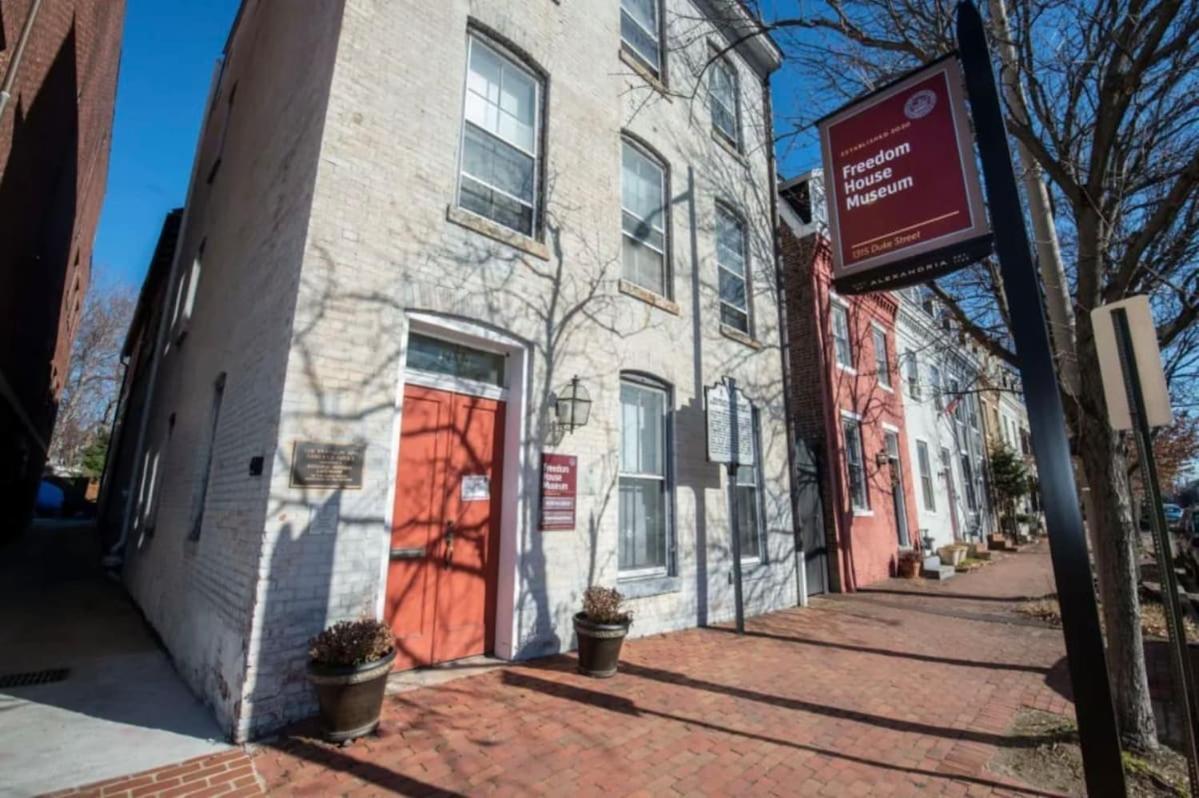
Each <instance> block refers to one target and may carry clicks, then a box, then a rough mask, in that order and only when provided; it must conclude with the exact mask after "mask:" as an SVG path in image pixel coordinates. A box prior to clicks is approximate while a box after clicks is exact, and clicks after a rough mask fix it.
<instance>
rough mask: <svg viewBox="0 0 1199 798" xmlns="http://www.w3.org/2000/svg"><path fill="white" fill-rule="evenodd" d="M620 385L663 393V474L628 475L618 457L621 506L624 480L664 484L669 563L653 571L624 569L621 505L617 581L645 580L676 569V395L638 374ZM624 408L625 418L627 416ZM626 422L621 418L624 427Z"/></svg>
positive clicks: (623, 375)
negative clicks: (674, 462) (621, 553)
mask: <svg viewBox="0 0 1199 798" xmlns="http://www.w3.org/2000/svg"><path fill="white" fill-rule="evenodd" d="M620 384H621V386H622V387H623V386H624V385H625V384H628V385H632V386H634V387H636V388H638V389H641V390H649V391H656V392H658V393H661V394H662V398H663V402H662V408H663V416H662V440H661V446H662V474H645V473H641V472H627V471H625V470H624V463H623V461H621V459H620V458H619V457H618V458H617V460H618V462H617V472H616V491H617V503H618V505H619V501H620V497H619V494H620V482H621V480H622V479H624V478H626V477H627V478H629V479H642V480H644V479H652V480H660V481H661V482H662V483H663V491H662V503H663V510H662V523H663V525H664V529H663V531H662V534H663V538H664V540H663V543H664V545H665V548H666V551H665V552H664V555H665V556H664V560H665V562H664V563H663V565H661V566H653V567H649V568H628V569H625V568H621V567H620V540H621V538H623V537H624V532H623V530H622V529H621V528H620V518H619V516H620V512H619V506H618V509H617V530H616V534H617V544H616V545H617V550H616V567H617V578H618V579H620V580H627V579H643V578H648V577H660V576H670V575H671V574H672V573H673V570H674V559H675V532H674V469H673V461H674V457H673V446H674V434H673V425H674V393H673V391H672V390H671V387H670V385H668V384H667V383H665V382H662V381H660V380H657V379H654V378H652V377H648V376H643V375H640V374H636V373H630V372H624V373H621V375H620ZM623 415H624V412H623V407H622V410H621V416H622V417H623ZM623 423H624V420H623V418H622V419H621V424H622V425H623ZM620 436H621V437H620V440H621V448H622V449H623V447H624V428H623V426H622V427H621V428H620Z"/></svg>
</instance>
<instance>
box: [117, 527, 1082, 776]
mask: <svg viewBox="0 0 1199 798" xmlns="http://www.w3.org/2000/svg"><path fill="white" fill-rule="evenodd" d="M1052 591H1053V581H1052V576H1051V573H1050V570H1049V560H1048V556H1047V554H1046V552H1045V551H1044V549H1039V550H1032V551H1028V552H1024V553H1019V554H1011V555H1006V556H1005V558H1004V559H1003V560H1002V561H1001V562H999V563H996V564H994V565H992V566H990V567H988V568H985V569H983V570H982V571H980V572H978V573H974V574H970V575H966V576H961V577H958V578H955V579H954V580H952V581H950V582H946V583H925V582H904V581H899V580H892V581H890V582H887V583H884V584H881V585H878V586H876V587H874V588H871V589H867V590H863V591H861V592H859V593H857V594H855V595H852V596H832V597H828V598H823V599H817V600H814V601H813V603H812V607H811V608H808V609H795V610H788V611H784V612H778V613H774V614H771V615H768V616H764V617H761V618H755V619H751V620H750V621H749V623H748V634H747V635H746V636H745V637H743V638H738V637H737V636H736V635H734V634H732V633H730V632H729V631H727V630H722V629H695V630H690V631H685V632H679V633H674V634H668V635H659V636H655V637H650V638H644V639H640V640H633V641H630V642H629V643H628V644H627V645H626V649H625V654H624V657H623V661H622V666H621V673H620V674H619V675H618V676H617V677H615V678H613V679H609V680H593V679H587V678H585V677H582V676H579V675H577V674H576V673H574V671H573V667H574V659H573V657H572V656H563V657H555V658H551V659H548V660H541V661H538V662H535V663H524V664H520V665H512V666H509V667H504V668H501V669H498V670H493V671H489V672H487V673H483V674H480V675H476V676H473V677H470V678H463V679H459V680H457V681H453V682H449V683H447V684H443V685H440V686H437V687H434V688H427V689H420V690H415V691H411V692H406V693H402V694H400V695H395V696H392V697H390V698H389V699H388V703H387V706H386V707H385V709H384V716H383V723H382V726H381V728H380V734H379V736H377V737H372V738H369V739H365V740H361V741H358V742H356V743H355V744H353V745H351V746H349V747H347V748H334V747H330V746H327V745H324V744H322V743H320V742H317V741H315V740H314V739H313V738H312V731H313V730H312V728H311V727H304V728H299V729H295V730H293V731H292V732H291V733H290V734H288V735H285V736H283V737H281V738H279V739H278V740H275V741H272V742H270V743H267V744H265V745H262V746H259V747H257V748H256V749H255V751H254V752H253V754H252V763H253V768H254V770H255V771H256V773H257V775H258V777H259V778H260V779H261V780H262V784H263V785H264V786H265V787H266V789H267V791H268V792H269V793H270V794H272V795H274V794H280V795H297V796H300V795H321V796H324V795H354V796H357V795H378V794H386V793H401V794H417V795H458V794H489V795H523V794H527V793H542V794H545V793H550V794H570V795H604V796H616V795H664V794H665V795H669V794H676V793H677V794H684V795H694V794H707V795H739V794H749V795H826V796H833V795H836V796H842V795H849V796H861V795H894V796H904V795H909V796H915V795H946V796H964V795H970V796H977V795H992V794H999V795H1038V794H1043V793H1040V792H1038V791H1036V790H1029V789H1025V788H1023V787H1022V786H1021V785H1018V784H1015V783H1012V782H1010V781H1009V780H1006V779H1004V778H1002V777H999V776H996V775H995V774H993V773H991V772H990V771H988V769H987V763H988V762H989V761H990V760H991V759H992V757H993V756H994V755H995V753H996V752H997V751H998V749H999V748H1001V747H1007V746H1018V745H1028V744H1030V743H1032V742H1034V741H1030V740H1024V739H1014V738H1011V737H1008V736H1007V735H1006V734H1005V732H1006V729H1007V728H1009V726H1010V724H1011V722H1012V720H1013V718H1014V716H1015V714H1016V712H1017V711H1018V710H1019V708H1020V707H1021V706H1032V707H1037V708H1040V709H1045V710H1049V711H1052V712H1058V713H1068V712H1069V711H1070V706H1069V703H1068V701H1067V699H1066V698H1064V697H1063V692H1068V679H1067V677H1066V676H1065V667H1064V660H1063V659H1062V657H1063V655H1064V649H1063V644H1062V639H1061V634H1060V632H1058V631H1056V630H1052V629H1048V628H1045V627H1043V626H1040V625H1039V624H1037V623H1035V622H1031V621H1028V620H1027V619H1025V618H1023V617H1022V616H1018V615H1015V614H1013V613H1012V611H1011V610H1012V608H1013V607H1014V606H1015V605H1016V604H1017V603H1018V602H1019V601H1021V600H1024V599H1025V598H1031V597H1039V596H1042V595H1044V594H1046V593H1050V592H1052ZM243 756H244V755H243ZM230 766H232V765H230ZM237 767H238V768H239V772H240V769H241V767H242V765H241V764H240V763H239V764H238V765H237ZM136 778H141V779H145V778H147V777H146V776H144V775H143V776H140V777H136ZM151 784H152V782H146V781H142V782H141V783H140V784H139V786H140V787H142V789H144V790H146V793H145V794H154V795H159V794H161V795H165V794H167V793H166V792H164V791H161V790H158V791H156V790H154V788H153V787H151V786H150V785H151ZM120 788H121V787H120V785H109V788H108V789H109V790H114V789H120ZM207 788H208V789H212V786H211V785H209V786H208V787H207ZM247 789H250V788H247ZM253 789H257V786H256V785H255V787H254V788H253ZM110 794H112V793H111V792H109V791H107V790H106V791H105V792H104V795H105V796H108V795H110ZM130 794H142V793H132V792H131V793H130ZM179 794H183V793H179ZM197 794H198V793H197ZM204 794H215V793H204Z"/></svg>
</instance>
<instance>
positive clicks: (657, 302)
mask: <svg viewBox="0 0 1199 798" xmlns="http://www.w3.org/2000/svg"><path fill="white" fill-rule="evenodd" d="M616 289H617V290H618V291H620V293H622V294H628V295H629V296H631V297H634V298H636V299H640V300H641V301H642V302H645V303H646V304H647V305H653V306H654V307H656V308H657V309H658V310H664V311H666V312H667V313H672V314H674V315H675V316H678V315H679V305H678V303H677V302H673V301H671V300H669V299H667V298H666V297H664V296H662V295H661V294H655V293H654V292H653V291H650V290H649V289H646V288H642V287H641V286H639V285H637V284H636V283H631V282H629V281H628V280H624V279H621V280H618V281H617V283H616Z"/></svg>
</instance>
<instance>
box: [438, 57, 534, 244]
mask: <svg viewBox="0 0 1199 798" xmlns="http://www.w3.org/2000/svg"><path fill="white" fill-rule="evenodd" d="M468 43H469V46H468V48H467V49H468V53H467V70H466V99H465V101H464V106H463V112H462V119H463V121H462V164H461V173H460V175H459V181H458V205H459V207H461V208H463V209H465V210H468V211H470V212H471V213H477V214H478V215H480V216H482V217H484V218H487V219H490V220H491V221H493V222H495V223H496V224H500V225H503V226H504V227H508V228H511V229H512V230H515V231H516V232H518V233H521V234H522V235H526V236H532V235H533V234H534V231H535V230H536V227H537V224H538V211H539V208H538V180H539V173H540V157H541V153H540V135H541V119H540V117H541V93H542V81H541V79H540V78H538V77H537V76H536V75H534V74H533V73H532V72H530V71H529V70H527V69H525V68H524V67H522V66H520V65H519V64H517V63H516V62H515V61H514V60H513V59H512V58H509V57H508V56H506V55H504V54H503V53H502V52H501V51H500V50H499V49H498V48H496V47H494V46H492V45H490V44H487V43H486V42H484V41H483V39H481V38H480V37H479V36H474V35H472V36H470V37H469V40H468Z"/></svg>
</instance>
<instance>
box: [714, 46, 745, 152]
mask: <svg viewBox="0 0 1199 798" xmlns="http://www.w3.org/2000/svg"><path fill="white" fill-rule="evenodd" d="M708 96H709V99H710V102H709V107H710V109H711V113H712V126H713V127H714V128H716V132H717V133H718V134H720V135H721V136H724V138H725V139H727V140H728V142H729V143H730V144H732V145H733V146H734V147H740V146H741V132H740V125H739V124H738V121H737V120H738V119H740V113H739V112H740V106H739V104H738V103H739V98H738V92H737V73H736V72H735V71H734V69H733V65H732V64H730V63H729V62H728V61H727V60H725V59H723V58H718V59H716V60H715V61H713V62H712V66H711V69H710V74H709V75H708Z"/></svg>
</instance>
